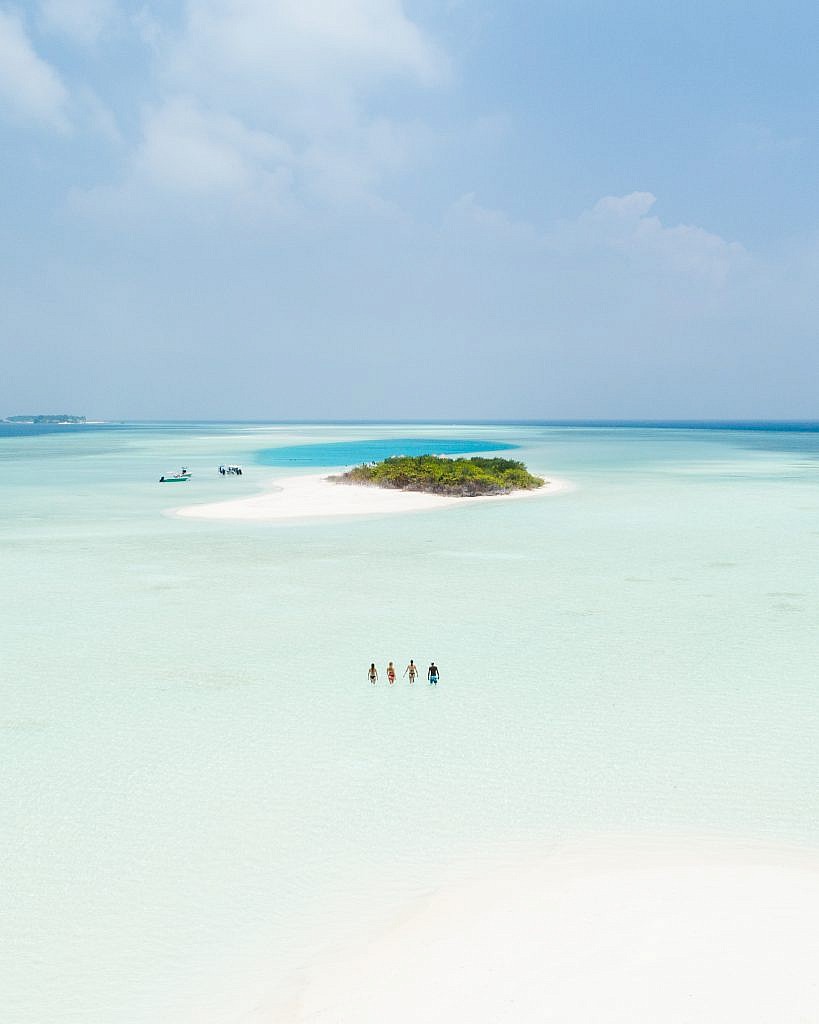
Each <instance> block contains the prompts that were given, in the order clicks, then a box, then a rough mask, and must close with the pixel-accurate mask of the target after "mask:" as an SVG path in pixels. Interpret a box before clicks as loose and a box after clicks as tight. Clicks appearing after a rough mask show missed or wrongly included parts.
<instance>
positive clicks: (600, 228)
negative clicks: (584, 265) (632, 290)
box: [563, 192, 747, 284]
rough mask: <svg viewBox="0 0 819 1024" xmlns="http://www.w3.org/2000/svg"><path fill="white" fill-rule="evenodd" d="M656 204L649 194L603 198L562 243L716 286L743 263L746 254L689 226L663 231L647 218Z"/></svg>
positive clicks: (653, 219)
mask: <svg viewBox="0 0 819 1024" xmlns="http://www.w3.org/2000/svg"><path fill="white" fill-rule="evenodd" d="M655 202H656V198H655V197H654V196H653V195H652V194H651V192H632V193H630V194H629V195H624V196H604V197H603V198H602V199H600V200H599V201H598V202H597V203H595V205H594V206H593V207H592V209H591V210H587V211H586V212H585V213H583V214H582V215H581V216H580V217H579V218H578V220H577V221H576V222H575V223H574V224H572V225H569V227H568V229H567V231H565V232H563V237H566V235H568V236H569V237H570V238H574V240H576V241H579V242H582V243H585V244H591V245H596V246H605V247H608V248H611V249H615V250H618V251H620V252H621V253H623V254H624V255H627V256H632V257H637V258H647V259H649V260H652V261H657V262H658V263H659V264H660V265H663V264H664V265H666V266H668V267H670V268H671V269H674V270H678V271H681V272H685V273H689V274H693V275H698V276H701V277H703V278H706V279H709V280H710V281H711V282H712V283H714V284H721V283H723V282H724V281H725V279H726V278H727V276H728V274H729V273H730V271H731V269H732V268H733V267H736V266H737V265H738V264H740V263H741V262H743V261H744V259H745V257H746V255H747V254H746V252H745V249H744V248H743V247H742V246H741V245H740V244H739V243H738V242H727V241H726V240H725V239H724V238H722V237H721V236H720V235H717V234H713V233H712V232H710V231H706V230H705V229H704V228H701V227H696V226H693V225H689V224H678V225H676V226H673V227H666V226H665V225H664V224H663V223H662V221H661V220H660V218H659V217H657V216H653V215H651V210H652V208H653V207H654V204H655Z"/></svg>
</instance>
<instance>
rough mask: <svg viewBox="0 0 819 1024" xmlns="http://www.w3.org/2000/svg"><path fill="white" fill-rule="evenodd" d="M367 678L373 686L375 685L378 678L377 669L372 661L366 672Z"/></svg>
mask: <svg viewBox="0 0 819 1024" xmlns="http://www.w3.org/2000/svg"><path fill="white" fill-rule="evenodd" d="M367 678H368V679H369V680H370V682H371V683H372V684H373V686H375V684H376V681H377V679H378V669H377V668H376V667H375V662H374V661H373V662H371V663H370V671H369V672H368V673H367Z"/></svg>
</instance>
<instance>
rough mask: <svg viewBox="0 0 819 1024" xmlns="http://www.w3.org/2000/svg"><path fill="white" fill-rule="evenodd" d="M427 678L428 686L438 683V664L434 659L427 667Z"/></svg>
mask: <svg viewBox="0 0 819 1024" xmlns="http://www.w3.org/2000/svg"><path fill="white" fill-rule="evenodd" d="M427 679H428V680H429V685H430V686H437V685H438V666H437V665H436V664H435V662H434V661H433V663H432V664H431V665H430V666H429V668H428V669H427Z"/></svg>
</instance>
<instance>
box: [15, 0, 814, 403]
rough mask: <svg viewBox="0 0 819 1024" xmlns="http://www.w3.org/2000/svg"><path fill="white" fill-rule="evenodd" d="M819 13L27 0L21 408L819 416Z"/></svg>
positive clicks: (557, 5)
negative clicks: (818, 54)
mask: <svg viewBox="0 0 819 1024" xmlns="http://www.w3.org/2000/svg"><path fill="white" fill-rule="evenodd" d="M817 53H819V7H817V5H816V4H815V3H809V2H807V0H803V2H789V0H781V2H780V3H778V4H771V3H770V2H768V0H766V2H764V3H762V2H756V0H745V2H738V0H720V2H719V3H705V2H700V0H692V2H690V3H686V4H677V3H675V4H671V3H668V2H664V0H660V2H659V3H658V2H657V0H621V2H620V3H617V4H613V3H602V2H595V0H537V2H535V0H502V2H501V0H437V2H433V0H407V2H403V3H402V2H401V0H187V2H181V0H0V197H1V198H0V367H2V369H1V370H0V416H3V415H11V414H15V413H27V412H71V413H78V414H86V415H88V416H89V417H94V418H111V419H120V418H129V419H152V418H159V419H164V418H167V419H189V418H208V419H268V420H276V419H314V418H318V419H336V418H342V419H390V418H400V419H458V418H468V419H482V418H486V419H504V418H508V419H527V418H528V419H566V418H577V419H584V418H630V419H631V418H635V419H639V418H650V419H654V418H658V419H673V418H705V419H712V418H726V419H730V418H772V419H811V418H814V419H816V418H819V388H817V380H819V188H818V187H817V186H819V174H817V169H818V168H819V159H817V158H819V62H818V61H817V59H816V54H817Z"/></svg>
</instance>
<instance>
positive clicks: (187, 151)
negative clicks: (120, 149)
mask: <svg viewBox="0 0 819 1024" xmlns="http://www.w3.org/2000/svg"><path fill="white" fill-rule="evenodd" d="M290 162H291V154H290V151H289V148H288V147H287V145H286V144H285V143H283V142H282V141H281V140H279V139H277V138H275V136H273V135H270V134H269V133H267V132H262V131H251V130H249V129H248V128H246V127H245V126H244V125H243V124H242V123H241V121H239V120H237V119H236V118H234V117H230V116H228V115H226V114H219V113H212V112H205V111H203V110H202V109H201V108H200V107H198V106H197V104H196V103H195V102H194V101H192V100H190V99H188V98H185V97H176V98H174V99H172V100H170V101H169V102H167V103H166V104H165V105H164V106H162V107H160V108H158V109H152V110H150V111H148V112H147V114H146V117H145V124H144V137H143V141H142V145H141V147H140V149H139V152H138V154H137V158H136V165H135V171H136V175H137V177H138V178H140V179H142V180H144V181H146V182H148V183H150V184H151V185H153V186H159V187H161V188H167V189H169V190H171V191H175V192H183V193H192V194H196V195H212V194H216V193H224V192H246V191H248V190H250V189H253V188H256V187H264V188H269V187H270V186H271V185H273V184H276V185H277V186H280V185H281V184H282V182H283V179H284V178H286V177H288V176H289V171H288V164H289V163H290Z"/></svg>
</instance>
